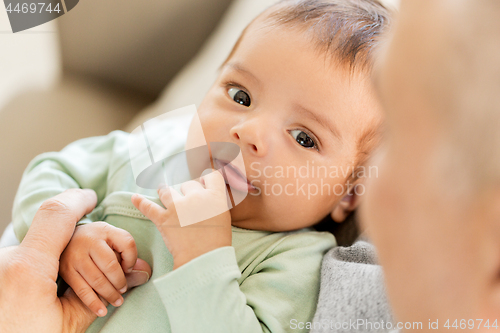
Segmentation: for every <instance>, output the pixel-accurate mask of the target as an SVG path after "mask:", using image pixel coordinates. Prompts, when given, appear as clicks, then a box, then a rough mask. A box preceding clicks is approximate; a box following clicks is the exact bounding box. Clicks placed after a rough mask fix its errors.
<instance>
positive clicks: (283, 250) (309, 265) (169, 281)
mask: <svg viewBox="0 0 500 333" xmlns="http://www.w3.org/2000/svg"><path fill="white" fill-rule="evenodd" d="M334 245H335V240H334V237H333V235H331V234H326V233H317V232H314V233H312V232H311V233H309V232H308V233H303V234H295V235H290V236H286V237H284V239H282V241H280V242H279V243H278V244H277V245H276V246H275V248H274V249H273V251H271V253H269V254H268V255H267V256H266V257H265V258H263V260H262V261H261V262H260V263H259V264H258V265H257V266H256V267H255V269H254V271H253V272H251V273H250V274H249V275H248V276H247V277H246V278H245V279H244V280H243V281H241V283H239V282H238V279H239V278H240V277H241V272H240V270H239V268H238V263H237V261H236V256H235V250H234V248H233V247H230V246H228V247H222V248H219V249H216V250H213V251H211V252H208V253H205V254H203V255H202V256H200V257H197V258H195V259H193V260H192V261H190V262H188V263H187V264H185V265H183V266H181V267H179V268H178V269H176V270H175V271H172V272H170V273H167V274H166V275H164V276H162V277H160V278H158V279H156V280H155V281H154V283H155V286H156V289H157V290H158V292H159V294H160V297H161V299H162V302H163V304H164V305H165V307H166V310H167V313H168V317H169V321H170V325H171V329H172V332H173V333H180V332H182V333H191V332H193V333H197V332H218V333H224V332H228V333H229V332H239V333H250V332H253V333H256V332H309V330H310V328H311V327H310V325H311V322H312V318H313V316H314V312H315V310H316V304H317V300H318V292H319V282H320V268H321V260H322V257H323V255H324V254H325V252H326V251H328V249H330V248H331V247H332V246H334Z"/></svg>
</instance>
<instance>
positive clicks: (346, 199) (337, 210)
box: [330, 184, 362, 223]
mask: <svg viewBox="0 0 500 333" xmlns="http://www.w3.org/2000/svg"><path fill="white" fill-rule="evenodd" d="M356 186H362V185H360V184H356V185H355V186H353V187H352V188H351V190H350V191H348V192H347V193H346V194H344V196H343V197H342V199H341V200H340V201H339V203H338V204H337V205H336V206H335V207H334V208H333V211H332V213H331V214H330V216H331V217H332V219H333V220H334V221H335V222H337V223H342V222H344V220H345V219H346V217H347V216H348V215H349V214H350V213H351V212H352V211H354V210H355V209H356V208H357V207H358V205H359V195H357V194H356V192H357V191H356Z"/></svg>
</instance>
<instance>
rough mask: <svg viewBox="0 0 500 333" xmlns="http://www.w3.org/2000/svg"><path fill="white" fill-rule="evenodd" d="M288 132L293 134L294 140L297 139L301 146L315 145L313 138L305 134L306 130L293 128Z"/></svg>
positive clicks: (312, 146) (311, 146)
mask: <svg viewBox="0 0 500 333" xmlns="http://www.w3.org/2000/svg"><path fill="white" fill-rule="evenodd" d="M290 134H291V135H292V136H293V138H294V139H295V141H297V142H298V143H299V145H301V146H302V147H305V148H314V147H316V142H314V140H313V139H312V138H311V137H310V136H309V135H307V133H306V132H304V131H301V130H293V131H290Z"/></svg>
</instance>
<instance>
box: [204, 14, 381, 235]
mask: <svg viewBox="0 0 500 333" xmlns="http://www.w3.org/2000/svg"><path fill="white" fill-rule="evenodd" d="M327 59H328V58H327V57H326V56H325V54H324V53H320V52H318V51H317V50H316V48H315V46H314V45H313V44H312V42H310V41H309V40H308V38H307V35H305V34H304V33H302V32H299V31H295V30H291V29H289V28H288V29H286V28H269V27H267V26H265V25H264V24H262V23H261V21H259V20H257V21H256V22H254V23H253V24H252V25H251V26H250V27H249V28H248V29H247V32H246V33H245V36H244V37H243V38H242V40H241V42H240V44H239V46H238V48H237V49H236V50H235V52H234V54H233V55H232V57H231V58H230V59H229V61H228V62H227V63H226V64H225V65H224V66H223V68H222V69H221V73H220V75H219V77H218V79H217V80H216V82H215V84H214V85H213V87H212V88H211V89H210V91H209V92H208V94H207V95H206V97H205V99H204V100H203V102H202V104H201V105H200V107H199V109H198V114H199V117H200V121H201V124H202V127H203V131H204V134H205V139H206V141H207V142H232V143H235V144H237V145H238V146H239V148H240V149H241V153H242V156H243V160H244V164H245V165H244V168H245V170H246V178H247V179H242V184H243V187H248V196H247V197H246V198H245V199H244V200H243V202H241V203H240V204H239V205H237V206H236V207H234V208H233V209H231V217H232V224H233V225H234V226H238V227H241V228H246V229H258V230H270V231H286V230H295V229H299V228H303V227H308V226H312V225H314V224H315V223H317V222H318V221H320V220H321V219H322V218H323V217H325V216H326V215H328V214H329V213H330V212H332V210H333V208H334V207H335V206H336V205H337V204H338V203H339V202H340V200H341V199H342V197H343V195H344V194H345V185H346V179H347V177H348V176H349V175H350V173H351V172H352V169H353V163H354V161H355V158H356V156H357V153H358V149H357V141H358V139H359V137H360V135H361V133H363V132H364V131H365V130H366V129H367V128H370V127H371V126H373V124H374V123H376V120H377V119H378V115H379V113H378V107H377V106H376V105H377V104H376V102H375V100H374V98H373V95H372V92H371V89H370V84H369V78H368V76H367V75H365V74H349V72H348V71H347V70H346V69H339V68H338V67H335V66H333V65H332V64H331V63H330V62H329V61H328V60H327ZM235 167H237V168H239V169H242V167H241V166H239V167H238V166H237V165H236V166H235ZM318 173H319V176H318ZM246 181H248V182H249V183H251V184H252V185H253V186H251V185H248V186H247V185H246V184H245V182H246ZM240 185H241V184H240Z"/></svg>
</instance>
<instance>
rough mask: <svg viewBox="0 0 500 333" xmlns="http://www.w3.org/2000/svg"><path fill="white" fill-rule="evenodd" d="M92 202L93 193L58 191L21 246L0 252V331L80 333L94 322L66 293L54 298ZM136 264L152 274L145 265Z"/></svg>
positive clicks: (72, 295)
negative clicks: (62, 263) (67, 252)
mask: <svg viewBox="0 0 500 333" xmlns="http://www.w3.org/2000/svg"><path fill="white" fill-rule="evenodd" d="M96 202H97V197H96V194H95V192H94V191H92V190H80V189H71V190H68V191H66V192H64V193H61V194H59V195H57V196H55V197H54V198H52V199H49V200H47V201H45V202H44V203H43V204H42V206H41V207H40V209H39V210H38V212H37V213H36V215H35V217H34V219H33V223H32V225H31V227H30V229H29V231H28V233H27V235H26V237H25V238H24V240H23V242H22V243H21V245H19V246H16V247H9V248H5V249H0V309H2V311H0V327H1V328H2V332H51V333H54V332H56V333H57V332H84V331H85V330H86V329H87V328H88V326H89V325H90V324H91V323H92V322H93V321H94V320H95V318H96V315H95V314H94V313H92V312H91V311H90V310H89V309H88V308H87V307H86V306H85V305H84V304H83V303H82V302H81V301H80V299H79V298H78V297H77V296H76V295H75V294H74V292H73V291H72V290H71V289H68V291H67V292H66V293H65V294H64V295H63V296H62V297H61V298H58V297H57V285H56V279H57V273H58V270H59V257H60V255H61V253H62V251H63V250H64V249H65V247H66V245H67V244H68V242H69V240H70V239H71V236H72V235H73V231H74V229H75V225H76V223H77V222H78V221H79V220H80V219H81V218H82V217H83V216H84V215H86V214H88V213H90V212H91V211H92V209H93V208H94V207H95V205H96ZM138 265H140V266H141V267H136V268H138V269H140V270H148V271H149V273H150V272H151V270H150V268H149V265H147V263H145V262H143V261H142V262H140V263H138Z"/></svg>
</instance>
